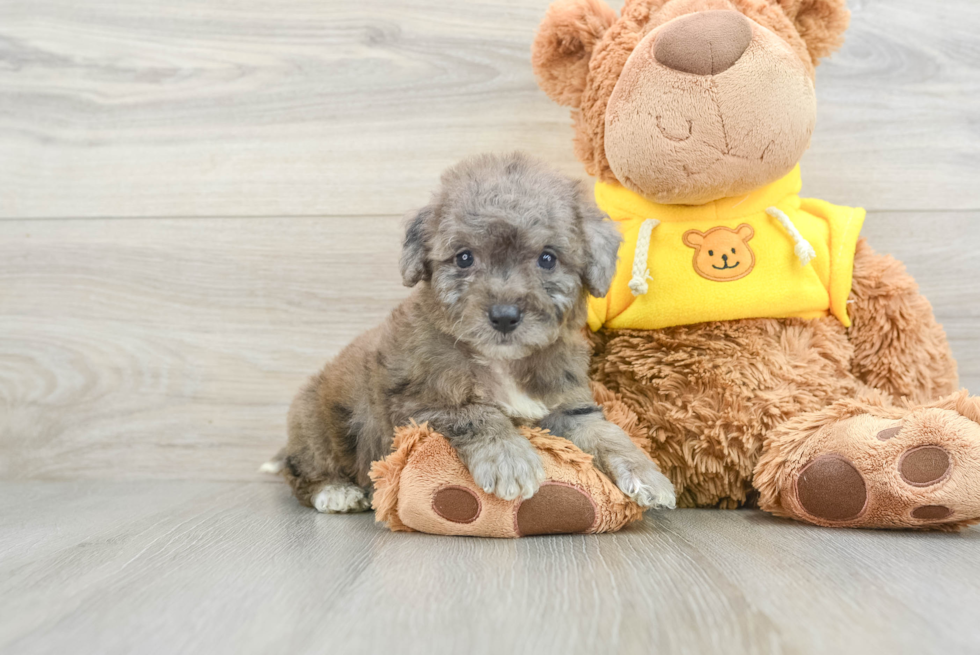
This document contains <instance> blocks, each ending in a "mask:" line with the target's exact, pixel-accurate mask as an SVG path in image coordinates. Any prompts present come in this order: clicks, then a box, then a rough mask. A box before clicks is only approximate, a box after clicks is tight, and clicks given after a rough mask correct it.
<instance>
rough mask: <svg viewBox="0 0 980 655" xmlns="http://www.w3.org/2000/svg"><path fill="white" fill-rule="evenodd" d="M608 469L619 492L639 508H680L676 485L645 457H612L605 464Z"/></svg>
mask: <svg viewBox="0 0 980 655" xmlns="http://www.w3.org/2000/svg"><path fill="white" fill-rule="evenodd" d="M606 468H607V469H608V471H607V472H608V473H609V477H611V478H612V479H613V482H615V483H616V486H617V487H619V489H620V491H622V492H623V493H624V494H626V495H627V496H629V497H630V498H631V499H632V500H633V502H635V503H636V504H637V505H639V506H640V507H643V508H648V507H652V508H655V509H674V508H675V507H676V506H677V495H676V494H675V493H674V485H672V484H671V483H670V480H668V479H667V477H666V476H665V475H664V474H663V473H661V472H660V469H658V468H657V465H656V464H654V463H653V462H651V461H650V460H649V459H647V458H646V457H645V456H643V455H639V454H638V455H636V456H635V457H626V456H622V455H610V456H609V457H608V458H607V460H606Z"/></svg>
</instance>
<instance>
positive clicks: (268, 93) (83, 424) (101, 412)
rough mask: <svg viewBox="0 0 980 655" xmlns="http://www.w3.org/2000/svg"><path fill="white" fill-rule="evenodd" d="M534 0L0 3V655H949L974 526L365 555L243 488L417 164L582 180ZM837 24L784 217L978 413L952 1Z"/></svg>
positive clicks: (662, 534)
mask: <svg viewBox="0 0 980 655" xmlns="http://www.w3.org/2000/svg"><path fill="white" fill-rule="evenodd" d="M547 4H548V0H485V1H481V2H470V1H467V0H438V1H437V0H403V1H402V0H397V1H396V0H358V1H357V2H351V1H349V0H348V1H346V2H340V1H339V0H278V1H277V2H269V1H268V0H236V1H235V2H217V1H208V2H201V1H199V0H168V1H167V2H163V1H162V0H127V1H126V2H122V1H121V0H87V1H86V2H75V1H71V0H0V652H2V653H4V654H6V653H99V654H115V653H132V652H160V653H207V654H208V655H219V654H222V653H235V654H240V653H263V652H297V653H303V652H317V653H321V652H328V653H338V654H339V653H344V654H346V653H362V652H363V653H368V652H371V653H377V652H424V653H483V652H487V653H491V652H492V653H506V652H527V653H535V654H538V653H552V652H553V653H567V652H572V653H575V652H583V653H585V652H588V653H597V652H598V653H607V652H608V653H614V652H622V653H631V652H638V653H652V652H657V653H706V652H712V653H726V654H727V653H827V652H833V653H837V654H844V653H862V654H866V653H879V652H880V653H889V654H894V653H916V654H917V655H922V654H923V653H942V654H943V655H949V654H953V653H978V652H980V624H978V622H977V620H976V619H977V608H978V607H980V557H978V555H980V529H973V530H970V531H967V532H965V533H963V534H961V535H956V536H950V535H927V534H889V533H875V532H860V531H834V530H822V529H815V528H810V527H807V526H803V525H797V524H793V523H789V522H784V521H778V520H775V519H772V518H770V517H767V516H765V515H762V514H759V513H755V512H747V511H746V512H720V511H679V512H675V513H670V514H664V515H657V516H651V517H649V518H648V519H647V520H646V521H645V522H644V523H642V524H640V525H638V526H634V527H633V528H631V529H629V530H627V531H625V532H623V533H621V534H618V535H607V536H601V537H560V538H532V539H526V540H521V541H514V542H502V541H485V540H473V539H449V538H435V537H427V536H423V535H403V534H398V535H396V534H391V533H389V532H387V531H385V530H384V529H383V528H380V527H378V526H376V525H374V524H373V522H372V519H371V517H370V516H355V517H336V516H319V515H316V514H315V513H313V512H310V511H308V510H304V509H301V508H299V507H298V506H297V505H296V504H295V503H294V502H293V501H292V500H291V499H290V498H289V497H288V495H287V492H286V489H285V488H284V487H283V486H282V485H281V484H278V483H273V482H269V481H266V480H264V479H263V478H261V477H260V476H259V475H258V474H257V473H256V472H255V469H256V467H257V465H258V464H259V463H260V462H262V461H263V460H264V458H266V457H267V456H268V455H270V454H271V453H273V452H274V451H275V450H276V449H277V448H278V446H279V445H280V444H281V443H282V441H283V438H284V427H285V426H284V424H285V411H286V407H287V405H288V402H289V400H290V398H291V396H292V394H293V392H294V390H295V389H296V387H297V386H298V385H299V384H300V382H301V381H302V380H303V378H304V377H305V376H306V375H308V374H310V373H312V372H313V371H314V370H315V369H316V368H318V367H319V366H320V365H321V364H322V363H323V362H324V361H325V360H326V359H327V358H328V357H330V356H331V355H332V354H334V353H336V352H337V350H338V349H339V348H340V347H341V346H343V345H344V344H345V343H346V342H347V341H349V340H350V339H351V338H352V337H353V336H354V335H355V334H357V333H359V332H360V331H362V330H363V329H365V328H366V327H368V326H370V325H372V324H374V323H376V322H377V321H378V320H380V319H381V318H382V317H383V316H384V315H385V314H386V313H387V312H388V311H389V310H390V309H391V308H392V307H393V306H394V305H395V304H396V303H397V302H398V301H399V299H401V298H403V297H404V295H405V293H406V292H405V290H404V289H403V288H402V287H401V285H400V283H399V277H398V272H397V257H398V248H399V241H400V234H399V231H400V227H399V226H400V217H401V216H402V215H403V214H404V213H405V212H406V211H408V210H411V209H413V208H415V207H418V206H420V205H421V204H423V203H424V202H425V201H426V198H427V194H428V193H429V191H430V190H431V189H432V187H433V185H434V184H435V182H436V180H437V178H438V174H439V172H440V170H441V169H443V168H444V167H445V166H447V165H449V164H451V163H453V162H454V161H455V160H457V159H459V158H461V157H463V156H466V155H468V154H472V153H476V152H481V151H486V150H497V151H501V150H510V149H516V148H520V149H524V150H527V151H529V152H531V153H533V154H535V155H538V156H540V157H542V158H544V159H546V160H548V161H550V162H552V163H553V164H555V165H556V166H558V167H560V168H561V169H562V170H564V171H566V172H568V173H571V174H574V175H577V176H583V173H582V168H581V166H580V165H579V164H578V163H577V162H576V160H575V158H574V156H573V154H572V145H571V128H570V127H569V124H570V120H569V118H568V115H567V111H566V110H564V109H562V108H560V107H557V106H555V105H553V104H552V103H551V102H550V101H549V100H548V99H547V98H546V97H545V96H544V94H543V93H541V92H540V91H539V90H538V89H537V87H536V85H535V83H534V80H533V76H532V74H531V70H530V65H529V61H528V60H529V47H530V41H531V39H532V37H533V33H534V29H535V27H536V25H537V23H538V21H539V20H540V18H541V16H542V15H543V13H544V10H545V7H546V6H547ZM613 4H614V6H617V7H618V6H619V3H613ZM850 5H851V7H852V9H853V11H854V18H853V24H852V28H851V31H850V33H849V36H848V42H847V44H846V45H845V47H844V48H843V50H842V51H841V52H839V53H838V54H837V55H835V56H834V58H833V59H832V60H831V61H829V62H828V63H826V64H824V65H822V66H821V67H820V69H819V72H818V82H817V84H818V95H819V98H820V109H819V123H818V128H817V132H816V134H815V135H814V139H813V146H812V148H811V150H810V152H808V153H807V155H806V157H805V158H804V161H803V174H804V193H805V194H806V195H811V196H816V197H821V198H824V199H826V200H829V201H832V202H837V203H840V204H850V205H861V206H864V207H867V208H868V210H869V218H868V222H867V226H866V229H865V235H866V236H867V237H868V239H869V240H870V241H871V243H872V245H873V246H874V247H875V248H876V249H878V250H879V251H881V252H888V253H892V254H894V255H895V256H896V257H898V258H900V259H902V260H903V261H905V262H906V264H907V266H908V268H909V270H910V271H911V272H912V273H913V274H914V275H915V276H916V278H917V279H918V281H919V283H920V285H921V287H922V288H923V290H924V291H925V293H926V294H927V296H928V297H929V298H930V299H931V300H932V302H933V305H934V307H935V310H936V314H937V316H938V317H939V318H940V320H941V321H942V322H943V324H944V325H945V327H946V330H947V333H948V334H949V337H950V341H951V342H952V344H953V348H954V351H955V354H956V356H957V359H958V361H959V363H960V367H961V379H962V383H963V385H964V386H966V387H969V388H972V389H974V390H980V284H978V282H977V270H978V269H977V262H978V261H980V259H978V253H980V128H978V125H980V123H978V119H977V116H978V115H980V46H978V43H980V42H978V40H977V34H978V33H980V2H977V1H976V0H943V2H941V3H923V2H922V1H921V0H851V2H850Z"/></svg>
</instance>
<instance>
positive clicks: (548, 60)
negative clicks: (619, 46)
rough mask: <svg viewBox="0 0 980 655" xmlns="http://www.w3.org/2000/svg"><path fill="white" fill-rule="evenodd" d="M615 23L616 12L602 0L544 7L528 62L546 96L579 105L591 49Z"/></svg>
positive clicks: (573, 0)
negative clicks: (542, 18)
mask: <svg viewBox="0 0 980 655" xmlns="http://www.w3.org/2000/svg"><path fill="white" fill-rule="evenodd" d="M615 22H616V12H615V11H613V10H612V9H611V8H610V7H609V6H608V5H607V4H606V3H604V2H602V0H558V1H557V2H555V3H554V4H552V5H551V6H550V7H548V13H547V14H545V17H544V20H543V21H541V26H540V27H539V28H538V33H537V36H535V37H534V45H533V46H531V65H532V66H533V67H534V74H535V76H537V78H538V86H540V87H541V89H542V90H543V91H544V92H545V93H547V94H548V97H549V98H551V99H552V100H554V101H555V102H557V103H558V104H560V105H568V106H570V107H578V106H579V105H580V104H581V102H582V92H583V91H584V90H585V80H586V77H587V76H588V74H589V59H590V58H591V57H592V49H593V48H595V44H596V43H597V42H598V41H599V39H601V38H602V35H603V34H604V33H605V32H606V30H608V29H609V28H610V27H611V26H612V24H613V23H615Z"/></svg>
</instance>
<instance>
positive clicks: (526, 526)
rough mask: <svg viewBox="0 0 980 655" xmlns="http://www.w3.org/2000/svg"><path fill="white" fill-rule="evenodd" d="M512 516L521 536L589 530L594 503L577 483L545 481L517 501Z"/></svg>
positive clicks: (593, 516)
mask: <svg viewBox="0 0 980 655" xmlns="http://www.w3.org/2000/svg"><path fill="white" fill-rule="evenodd" d="M515 519H516V526H517V532H518V534H520V535H521V536H522V537H527V536H530V535H536V534H574V533H577V532H589V531H591V530H592V527H593V526H594V525H595V520H596V511H595V503H593V502H592V498H591V497H590V496H589V495H588V494H586V493H585V492H584V491H582V490H581V489H579V488H578V487H575V486H572V485H570V484H561V483H557V482H551V483H548V482H546V483H544V484H543V485H541V488H540V489H538V493H536V494H534V496H532V497H531V498H528V499H527V500H525V501H524V502H522V503H521V505H520V507H518V508H517V516H516V517H515Z"/></svg>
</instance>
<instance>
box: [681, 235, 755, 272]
mask: <svg viewBox="0 0 980 655" xmlns="http://www.w3.org/2000/svg"><path fill="white" fill-rule="evenodd" d="M754 236H755V230H753V229H752V226H751V225H748V224H747V223H742V224H741V225H739V226H738V228H736V229H734V230H733V229H731V228H727V227H721V226H719V227H713V228H711V229H710V230H708V231H707V232H700V231H698V230H688V231H687V232H685V233H684V236H683V237H682V238H683V241H684V245H685V246H687V247H689V248H694V271H695V272H696V273H697V274H698V275H700V276H701V277H703V278H705V279H706V280H712V281H713V282H732V281H733V280H739V279H741V278H743V277H745V276H746V275H748V274H749V273H751V272H752V269H753V268H755V253H754V252H753V251H752V247H751V246H749V241H750V240H751V239H752V237H754Z"/></svg>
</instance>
